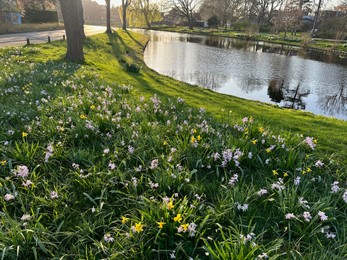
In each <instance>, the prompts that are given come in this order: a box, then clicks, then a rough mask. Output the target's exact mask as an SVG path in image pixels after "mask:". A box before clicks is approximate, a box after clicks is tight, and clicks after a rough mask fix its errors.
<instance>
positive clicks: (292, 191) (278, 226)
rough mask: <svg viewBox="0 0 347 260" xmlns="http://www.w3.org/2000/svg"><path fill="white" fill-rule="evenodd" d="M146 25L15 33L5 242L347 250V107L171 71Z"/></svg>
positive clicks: (228, 254)
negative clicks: (18, 36) (283, 105)
mask: <svg viewBox="0 0 347 260" xmlns="http://www.w3.org/2000/svg"><path fill="white" fill-rule="evenodd" d="M146 41H147V38H146V37H145V36H142V35H137V34H135V33H131V32H125V31H122V30H119V31H117V32H114V33H113V34H112V35H106V34H101V35H97V36H93V37H90V38H88V39H87V40H86V41H85V45H84V51H85V57H86V62H85V64H82V65H77V64H71V63H65V62H64V60H63V57H64V54H65V44H66V43H65V42H54V43H51V44H44V45H37V46H35V47H33V46H27V47H24V48H6V49H1V51H0V62H1V63H0V64H2V65H1V70H0V71H1V72H0V90H1V92H0V109H1V110H0V111H3V112H2V113H1V114H0V149H1V150H0V151H1V152H0V205H1V209H0V211H1V212H0V216H1V222H0V252H1V254H0V255H1V258H2V259H17V258H20V259H44V258H49V259H51V258H52V259H171V258H172V257H173V256H174V257H176V259H189V257H191V258H192V259H255V258H257V257H258V258H261V257H265V256H268V257H269V258H270V259H292V258H293V259H294V258H300V259H301V258H302V259H315V258H319V259H345V258H346V257H347V241H346V231H347V228H346V223H345V216H346V210H347V192H346V170H345V167H346V161H345V158H346V151H345V149H344V148H345V147H346V140H347V138H346V133H345V132H346V131H344V130H345V129H346V124H347V123H346V122H345V121H341V120H334V119H329V118H324V117H317V116H314V115H312V114H308V113H303V112H297V111H289V110H285V109H280V108H275V107H272V106H270V105H266V104H263V103H259V102H252V101H246V100H243V99H239V98H235V97H230V96H226V95H221V94H217V93H214V92H211V91H208V90H204V89H201V88H199V87H197V86H190V85H187V84H184V83H181V82H177V81H175V80H173V79H170V78H168V77H164V76H160V75H158V74H157V73H156V72H154V71H152V70H150V69H148V68H146V67H145V65H144V63H143V61H142V49H143V46H145V43H146ZM127 64H128V65H131V64H133V65H136V66H140V67H141V69H140V71H139V73H132V72H128V71H127V67H128V66H127ZM316 145H317V146H316ZM335 182H339V183H335ZM288 214H293V215H288ZM324 214H325V215H326V216H327V219H325V218H324ZM289 218H290V219H289ZM158 222H159V223H160V225H159V224H158ZM161 226H162V228H160V227H161Z"/></svg>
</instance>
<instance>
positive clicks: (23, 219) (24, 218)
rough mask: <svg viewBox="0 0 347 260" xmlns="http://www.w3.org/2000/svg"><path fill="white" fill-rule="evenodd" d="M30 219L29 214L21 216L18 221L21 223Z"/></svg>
mask: <svg viewBox="0 0 347 260" xmlns="http://www.w3.org/2000/svg"><path fill="white" fill-rule="evenodd" d="M30 219H31V216H30V214H23V216H22V217H21V218H20V220H22V221H27V220H30Z"/></svg>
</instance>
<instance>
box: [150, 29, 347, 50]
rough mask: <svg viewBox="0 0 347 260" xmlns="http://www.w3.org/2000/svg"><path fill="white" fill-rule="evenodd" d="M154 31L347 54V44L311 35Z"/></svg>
mask: <svg viewBox="0 0 347 260" xmlns="http://www.w3.org/2000/svg"><path fill="white" fill-rule="evenodd" d="M152 29H153V30H162V31H169V32H180V33H190V34H200V35H216V36H224V37H231V38H238V39H245V40H252V41H264V42H269V43H276V44H285V45H289V46H297V47H305V48H314V49H319V50H322V51H324V50H325V51H331V50H337V51H341V52H347V42H346V41H338V40H336V41H335V40H329V39H314V38H311V36H310V34H309V33H297V34H296V35H291V34H290V33H287V34H286V37H284V34H283V33H280V34H273V33H257V32H254V31H253V32H246V31H240V30H231V29H214V28H208V29H206V28H193V29H188V28H187V27H154V28H152Z"/></svg>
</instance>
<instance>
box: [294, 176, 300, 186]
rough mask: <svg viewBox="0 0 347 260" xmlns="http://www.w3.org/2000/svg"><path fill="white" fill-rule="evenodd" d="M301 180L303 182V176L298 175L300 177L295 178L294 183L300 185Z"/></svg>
mask: <svg viewBox="0 0 347 260" xmlns="http://www.w3.org/2000/svg"><path fill="white" fill-rule="evenodd" d="M300 182H301V177H300V176H298V177H296V178H295V179H294V185H296V186H298V185H299V184H300Z"/></svg>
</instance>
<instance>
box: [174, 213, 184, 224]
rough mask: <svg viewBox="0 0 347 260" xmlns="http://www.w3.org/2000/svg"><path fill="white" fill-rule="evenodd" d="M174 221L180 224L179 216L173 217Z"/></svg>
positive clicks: (180, 218)
mask: <svg viewBox="0 0 347 260" xmlns="http://www.w3.org/2000/svg"><path fill="white" fill-rule="evenodd" d="M174 221H175V222H178V223H180V222H181V221H182V217H181V214H177V216H176V217H174Z"/></svg>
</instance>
